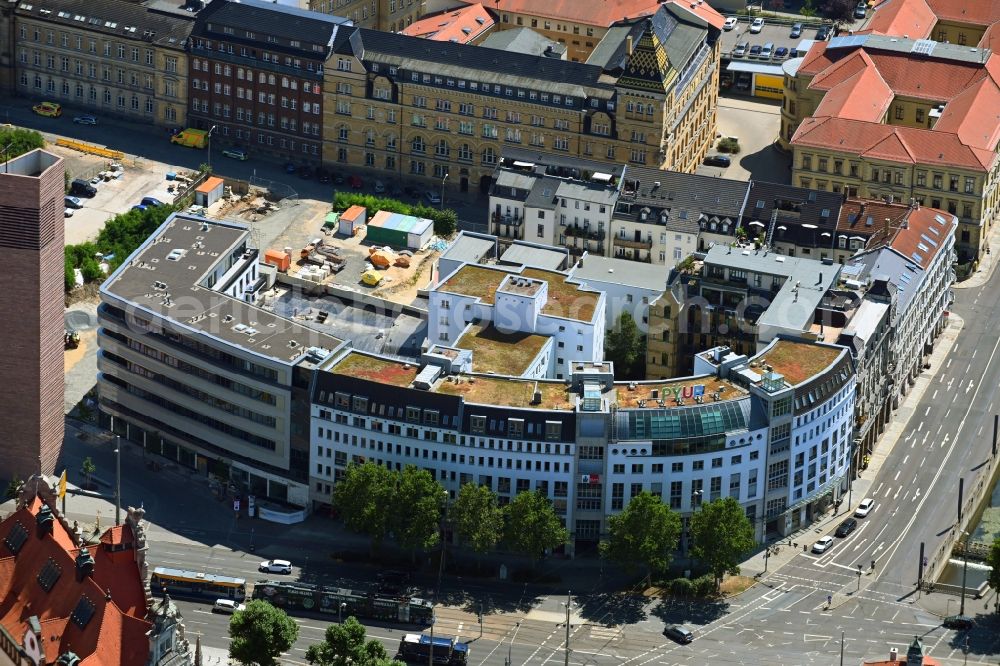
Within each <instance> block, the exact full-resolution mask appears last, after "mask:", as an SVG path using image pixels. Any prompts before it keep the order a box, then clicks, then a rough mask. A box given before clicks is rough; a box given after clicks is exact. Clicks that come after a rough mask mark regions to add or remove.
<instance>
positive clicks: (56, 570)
mask: <svg viewBox="0 0 1000 666" xmlns="http://www.w3.org/2000/svg"><path fill="white" fill-rule="evenodd" d="M61 575H62V568H61V567H60V566H59V565H58V564H56V561H55V560H53V559H52V558H51V557H50V558H49V560H48V562H46V563H45V564H43V565H42V570H41V571H39V572H38V584H39V585H41V586H42V589H43V590H45V591H46V592H49V591H50V590H51V589H52V586H53V585H55V584H56V581H57V580H59V576H61Z"/></svg>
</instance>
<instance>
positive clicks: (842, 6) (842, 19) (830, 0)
mask: <svg viewBox="0 0 1000 666" xmlns="http://www.w3.org/2000/svg"><path fill="white" fill-rule="evenodd" d="M857 5H858V3H857V2H855V1H854V0H823V3H822V4H821V5H820V9H821V11H822V12H823V15H824V16H825V17H826V18H828V19H830V20H831V21H833V22H834V23H836V24H837V25H844V24H845V23H853V22H854V8H855V7H857Z"/></svg>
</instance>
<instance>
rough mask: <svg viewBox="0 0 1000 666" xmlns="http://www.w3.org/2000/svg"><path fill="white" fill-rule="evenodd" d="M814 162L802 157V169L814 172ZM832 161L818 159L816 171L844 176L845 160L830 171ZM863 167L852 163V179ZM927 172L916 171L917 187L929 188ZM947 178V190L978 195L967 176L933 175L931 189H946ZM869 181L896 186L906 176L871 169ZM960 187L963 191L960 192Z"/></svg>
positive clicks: (895, 172) (900, 172)
mask: <svg viewBox="0 0 1000 666" xmlns="http://www.w3.org/2000/svg"><path fill="white" fill-rule="evenodd" d="M812 163H813V160H812V155H803V156H802V169H803V170H804V171H812V170H813V166H812ZM830 164H831V160H830V159H829V158H826V157H820V158H818V159H817V165H816V166H817V168H816V171H818V172H821V173H833V174H836V175H844V161H843V160H832V165H833V169H832V170H831V169H830ZM860 173H861V167H860V165H858V164H856V163H851V164H850V165H849V167H848V174H847V175H850V176H851V177H852V178H860ZM927 175H928V172H927V171H922V170H916V178H915V182H916V186H917V187H927ZM945 178H947V179H948V186H947V189H948V191H949V192H959V191H963V192H964V193H965V194H975V193H976V178H975V177H973V176H965V177H964V180H963V177H962V176H956V175H954V174H948V175H947V176H945V174H941V173H932V174H931V181H930V182H931V185H930V187H931V188H932V189H935V190H943V189H945ZM869 180H871V181H872V182H873V183H884V184H889V183H892V184H894V185H903V184H904V180H905V174H904V172H903V171H902V170H900V169H888V168H884V167H883V168H879V167H871V173H870V177H869ZM960 186H961V187H962V189H961V190H960V189H959V188H960Z"/></svg>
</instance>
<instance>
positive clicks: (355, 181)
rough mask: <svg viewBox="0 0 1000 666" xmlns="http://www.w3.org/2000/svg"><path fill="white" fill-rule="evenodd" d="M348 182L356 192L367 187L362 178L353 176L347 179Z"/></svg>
mask: <svg viewBox="0 0 1000 666" xmlns="http://www.w3.org/2000/svg"><path fill="white" fill-rule="evenodd" d="M347 182H348V183H349V184H350V185H351V187H352V188H354V189H356V190H360V189H361V188H362V187H364V186H365V181H363V180H361V176H351V177H349V178H348V179H347Z"/></svg>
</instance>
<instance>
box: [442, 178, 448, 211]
mask: <svg viewBox="0 0 1000 666" xmlns="http://www.w3.org/2000/svg"><path fill="white" fill-rule="evenodd" d="M446 180H448V172H447V171H445V172H444V176H443V177H442V178H441V210H444V181H446Z"/></svg>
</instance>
